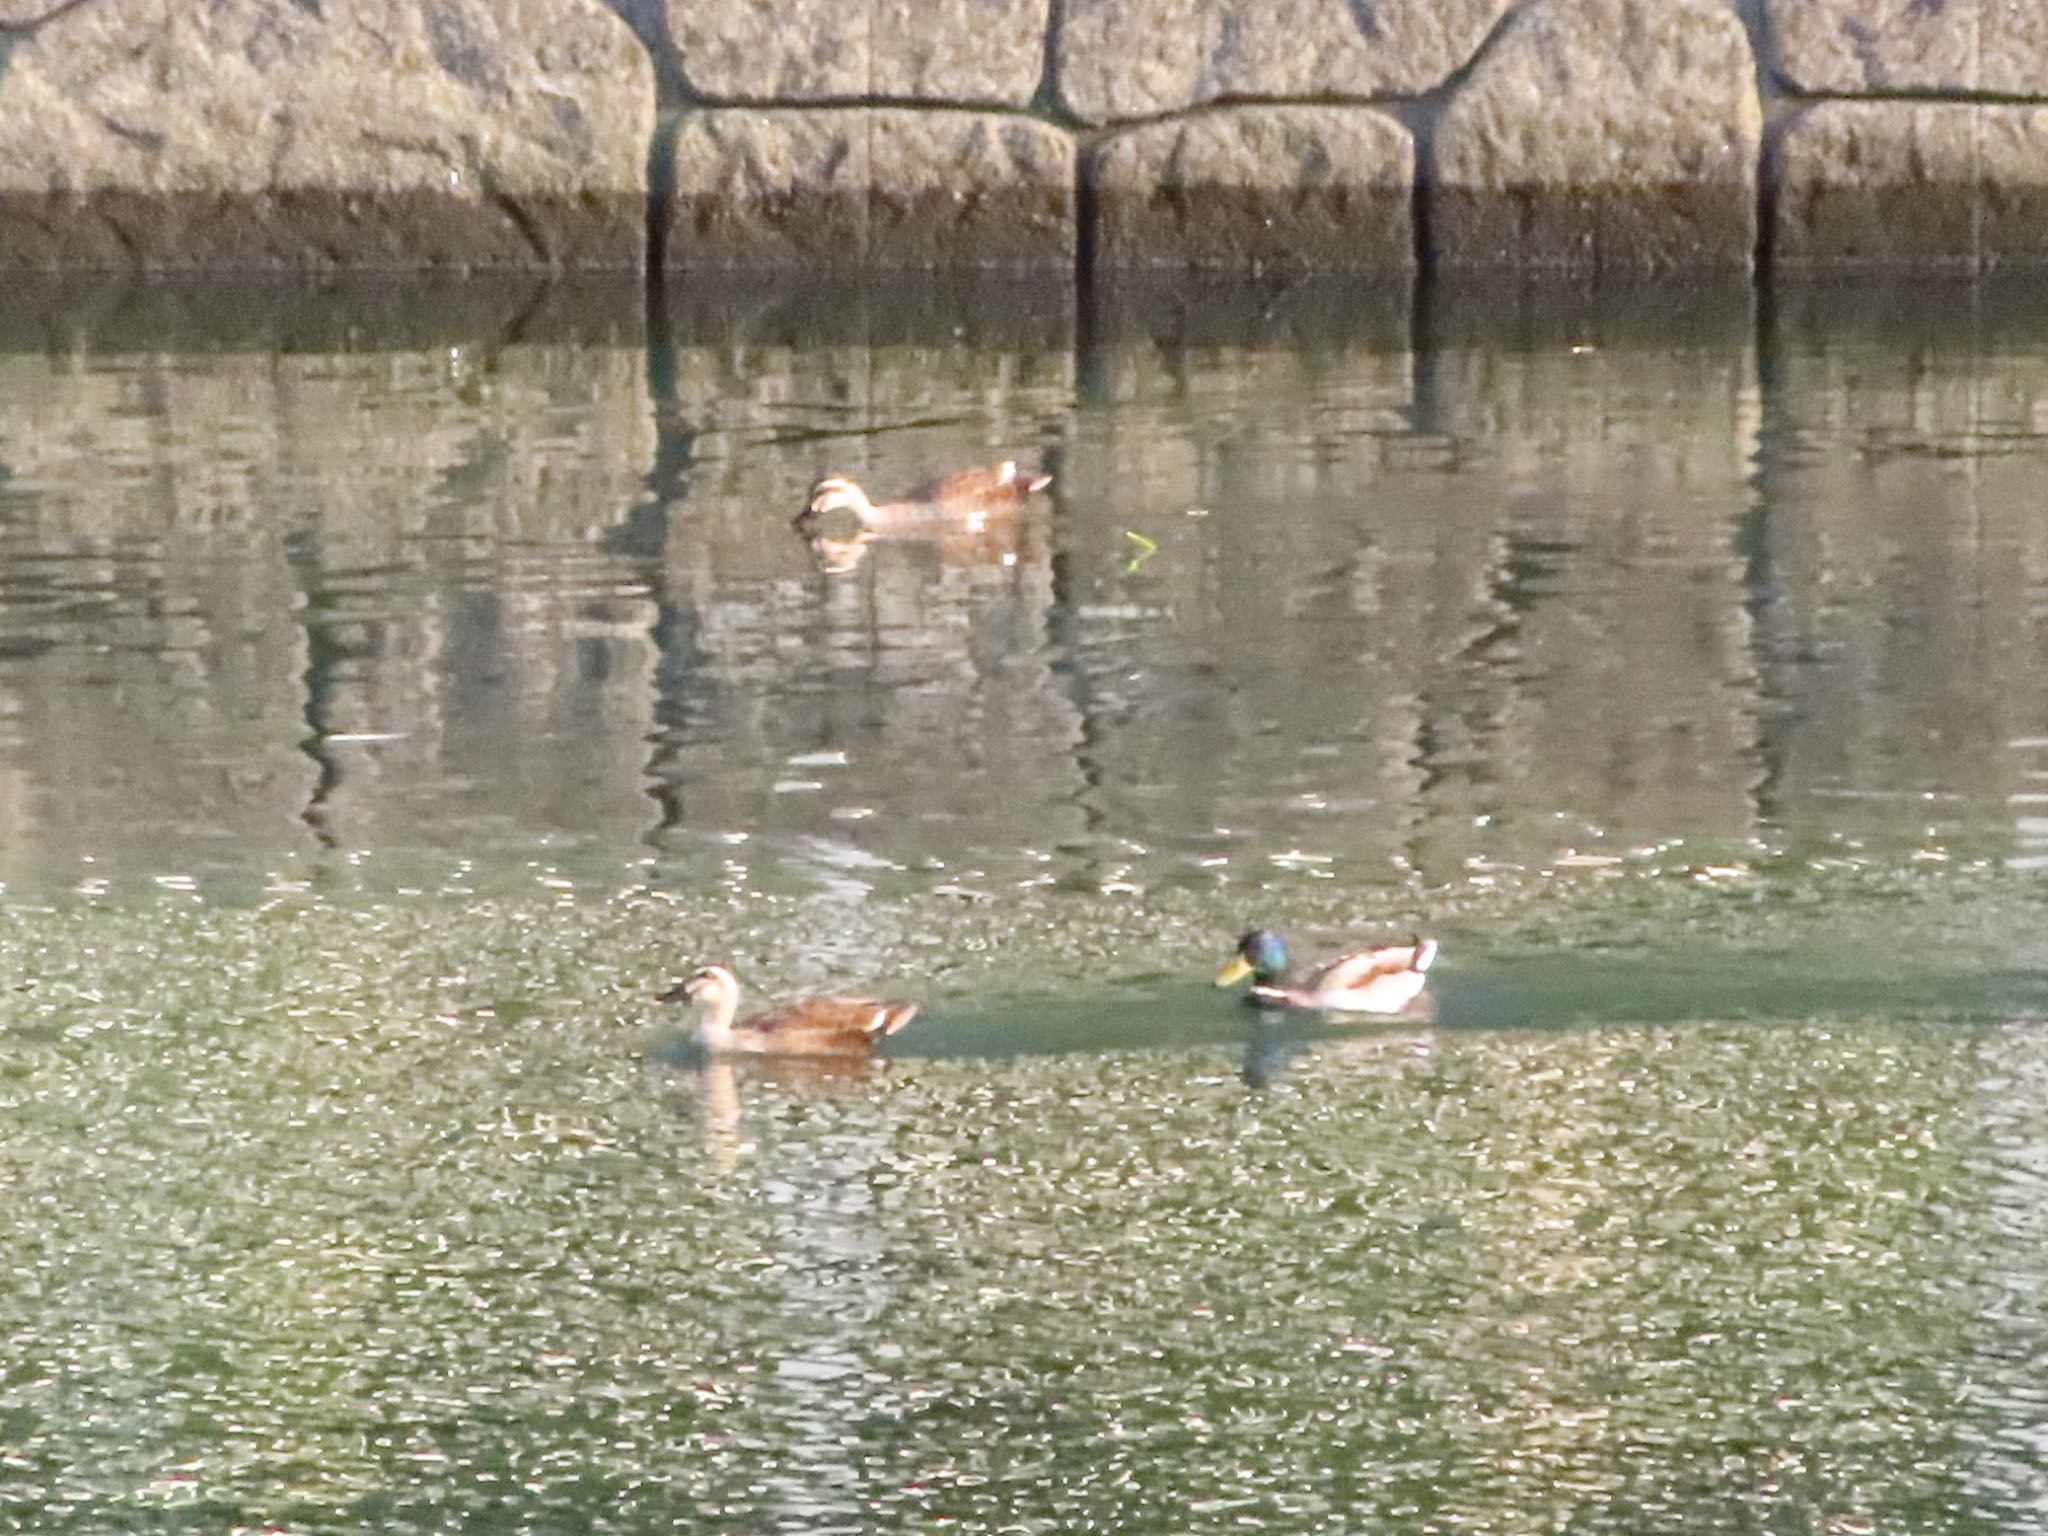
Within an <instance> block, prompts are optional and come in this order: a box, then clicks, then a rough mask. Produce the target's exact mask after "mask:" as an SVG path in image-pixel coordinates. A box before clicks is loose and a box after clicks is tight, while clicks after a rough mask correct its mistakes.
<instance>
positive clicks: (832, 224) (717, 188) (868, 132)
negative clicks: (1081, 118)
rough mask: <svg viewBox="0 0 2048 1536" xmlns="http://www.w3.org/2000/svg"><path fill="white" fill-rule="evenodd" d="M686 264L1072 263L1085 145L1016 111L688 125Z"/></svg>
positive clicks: (716, 119) (787, 114) (740, 114)
mask: <svg viewBox="0 0 2048 1536" xmlns="http://www.w3.org/2000/svg"><path fill="white" fill-rule="evenodd" d="M675 167H676V176H675V197H674V203H673V210H672V214H671V220H670V226H669V231H668V244H667V261H668V264H669V265H671V266H677V267H752V266H769V267H780V266H798V265H803V266H810V265H822V266H828V267H830V266H910V267H943V266H960V267H1043V266H1071V264H1072V262H1073V259H1074V249H1075V222H1074V141H1073V139H1072V138H1071V137H1070V136H1069V135H1068V134H1066V133H1065V132H1063V131H1061V130H1060V129H1058V128H1054V127H1052V126H1051V125H1049V124H1046V123H1042V122H1039V121H1037V120H1035V119H1032V118H1028V117H1020V116H1016V115H1013V114H1009V113H974V112H920V111H917V110H915V109H912V108H888V107H884V108H873V109H869V108H847V109H844V110H821V109H812V110H808V111H806V110H801V109H796V110H788V111H755V110H752V109H746V108H735V109H713V110H707V111H700V112H691V113H687V114H685V115H684V118H683V120H682V122H681V124H680V125H679V127H678V131H677V139H676V154H675Z"/></svg>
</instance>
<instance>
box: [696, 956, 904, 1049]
mask: <svg viewBox="0 0 2048 1536" xmlns="http://www.w3.org/2000/svg"><path fill="white" fill-rule="evenodd" d="M655 1001H657V1002H663V1003H681V1002H691V1003H702V1004H703V1005H704V1013H703V1016H702V1018H701V1019H700V1020H699V1022H698V1027H697V1037H698V1039H700V1040H701V1041H702V1042H703V1044H704V1049H705V1050H707V1051H710V1052H712V1053H713V1054H714V1055H723V1054H725V1053H728V1052H746V1053H748V1054H750V1055H762V1054H773V1055H778V1056H859V1055H865V1054H866V1053H867V1052H869V1051H871V1050H873V1049H874V1048H875V1044H876V1042H877V1041H879V1040H881V1039H882V1038H883V1037H884V1036H885V1035H893V1034H895V1033H896V1031H897V1030H899V1029H901V1028H902V1027H903V1026H904V1025H906V1024H908V1023H909V1022H910V1021H911V1020H912V1019H914V1018H915V1017H917V1004H915V1003H883V1002H877V1001H875V1000H874V999H873V998H866V997H805V998H799V999H797V1000H796V1001H795V1002H791V1003H785V1004H783V1005H782V1006H781V1007H780V1008H770V1009H767V1010H765V1011H763V1012H761V1013H754V1014H749V1015H748V1016H747V1017H746V1018H744V1019H741V1020H739V1021H738V1022H737V1023H735V1022H734V1021H733V1015H735V1014H736V1013H738V1012H739V1007H740V982H739V978H738V977H737V976H735V975H733V973H732V972H731V970H729V969H728V968H727V967H725V966H723V965H707V966H705V967H704V969H702V970H701V971H698V972H697V973H696V974H695V975H694V976H691V977H689V978H688V979H687V980H685V981H682V982H680V983H678V984H677V985H676V986H673V987H671V988H670V989H669V990H668V991H666V992H664V993H662V994H661V996H660V997H658V998H657V999H655Z"/></svg>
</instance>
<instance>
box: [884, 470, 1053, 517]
mask: <svg viewBox="0 0 2048 1536" xmlns="http://www.w3.org/2000/svg"><path fill="white" fill-rule="evenodd" d="M1049 483H1050V482H1049V481H1048V479H1047V478H1046V477H1045V476H1043V475H1036V474H1033V473H1032V472H1031V471H1029V470H1027V469H1024V468H1022V467H1021V466H1019V465H1017V464H1015V463H1014V462H1013V463H1006V464H985V465H977V466H976V467H975V468H973V469H961V470H955V471H954V472H953V473H952V474H950V475H946V476H944V477H942V478H940V479H937V480H931V481H927V482H926V483H925V484H923V485H920V486H917V487H916V488H915V489H913V490H910V491H906V492H905V493H904V495H903V504H906V505H909V506H926V507H932V508H936V509H938V510H941V511H946V512H959V513H969V512H982V513H988V514H999V513H1004V512H1014V511H1016V510H1017V509H1018V508H1019V507H1021V506H1023V505H1024V501H1025V498H1026V497H1028V496H1029V495H1030V494H1031V493H1032V492H1033V491H1038V490H1043V489H1044V488H1045V487H1046V485H1047V484H1049Z"/></svg>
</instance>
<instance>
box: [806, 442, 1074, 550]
mask: <svg viewBox="0 0 2048 1536" xmlns="http://www.w3.org/2000/svg"><path fill="white" fill-rule="evenodd" d="M1051 484H1052V476H1051V475H1045V474H1037V473H1032V472H1028V471H1026V470H1024V469H1021V468H1019V467H1018V464H1017V461H1016V460H1015V459H1005V460H1003V462H1002V463H1000V464H997V465H993V466H989V467H983V468H976V469H963V470H959V471H957V472H955V473H953V474H950V475H947V476H945V477H944V478H943V479H940V480H934V481H932V482H931V483H930V484H928V485H921V486H918V487H917V488H916V489H914V490H911V491H907V492H905V493H904V494H903V496H902V497H900V498H899V499H897V500H895V501H885V502H882V503H880V504H879V505H878V504H876V503H875V502H873V501H871V500H869V498H868V493H867V492H866V491H864V490H862V489H861V487H860V482H859V481H857V480H850V479H848V478H847V477H846V476H845V475H827V476H826V477H825V478H824V479H822V480H820V481H819V482H818V483H817V484H816V485H814V486H812V487H811V499H810V503H809V505H808V506H806V507H805V508H804V510H803V511H801V512H799V513H798V514H797V515H796V526H797V527H798V528H800V529H803V530H805V531H806V532H809V531H810V530H811V529H813V528H815V527H816V526H817V524H818V521H819V519H821V518H825V517H829V516H830V515H831V514H833V513H834V512H851V513H852V514H853V515H854V516H855V517H856V518H857V519H859V521H860V526H861V528H862V529H864V530H866V531H869V532H874V533H913V534H916V533H923V534H929V533H932V532H935V531H942V530H946V529H964V530H965V531H967V532H969V533H979V532H980V531H981V530H982V529H984V528H986V527H987V526H988V525H989V524H990V522H992V521H993V520H995V519H997V518H1003V517H1009V516H1012V515H1014V514H1015V513H1017V512H1019V511H1022V510H1023V508H1024V506H1025V504H1026V503H1027V502H1028V501H1029V500H1030V498H1031V497H1033V496H1035V495H1036V494H1037V493H1038V492H1040V491H1042V490H1044V489H1045V488H1046V487H1047V486H1049V485H1051Z"/></svg>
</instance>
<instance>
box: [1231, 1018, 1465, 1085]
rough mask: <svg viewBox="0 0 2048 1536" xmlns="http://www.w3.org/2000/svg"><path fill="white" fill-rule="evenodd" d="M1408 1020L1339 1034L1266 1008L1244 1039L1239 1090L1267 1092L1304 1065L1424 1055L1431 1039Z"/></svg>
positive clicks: (1427, 1031) (1399, 1020) (1428, 1048)
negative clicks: (1310, 1061) (1302, 1063)
mask: <svg viewBox="0 0 2048 1536" xmlns="http://www.w3.org/2000/svg"><path fill="white" fill-rule="evenodd" d="M1416 1022H1417V1021H1415V1020H1414V1019H1390V1020H1389V1021H1388V1023H1387V1024H1386V1025H1385V1026H1383V1027H1379V1028H1367V1029H1359V1028H1351V1029H1346V1030H1344V1031H1343V1032H1342V1033H1338V1032H1336V1031H1334V1030H1330V1029H1321V1028H1317V1027H1316V1026H1315V1025H1313V1024H1308V1023H1304V1022H1303V1021H1302V1018H1301V1016H1300V1015H1299V1014H1289V1013H1286V1012H1284V1011H1282V1010H1279V1009H1275V1008H1268V1007H1260V1008H1258V1009H1257V1011H1256V1014H1255V1016H1254V1018H1253V1022H1252V1025H1251V1029H1250V1032H1249V1033H1248V1034H1247V1035H1246V1037H1245V1048H1244V1069H1243V1072H1242V1074H1241V1075H1242V1076H1243V1078H1244V1085H1245V1087H1247V1088H1251V1089H1260V1088H1270V1087H1271V1086H1272V1085H1273V1084H1274V1083H1276V1082H1278V1081H1279V1080H1280V1079H1281V1078H1282V1077H1284V1076H1286V1074H1287V1073H1288V1072H1290V1071H1293V1070H1295V1069H1296V1067H1297V1066H1299V1064H1300V1063H1301V1062H1302V1061H1303V1060H1304V1059H1311V1060H1323V1059H1329V1060H1332V1061H1342V1060H1350V1061H1354V1062H1356V1061H1364V1060H1370V1059H1372V1058H1375V1057H1382V1056H1386V1055H1388V1054H1390V1053H1391V1054H1394V1055H1400V1056H1410V1055H1421V1054H1426V1053H1427V1052H1428V1051H1429V1050H1430V1049H1431V1047H1432V1044H1433V1038H1432V1036H1431V1033H1430V1031H1429V1030H1428V1029H1426V1028H1416V1027H1415V1026H1416Z"/></svg>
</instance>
